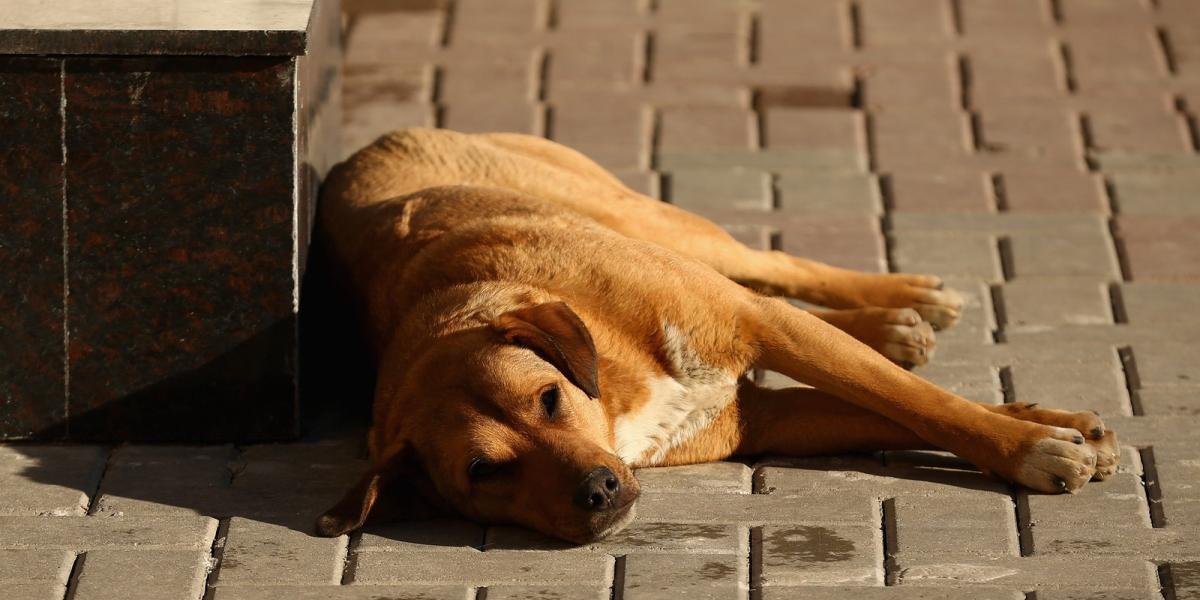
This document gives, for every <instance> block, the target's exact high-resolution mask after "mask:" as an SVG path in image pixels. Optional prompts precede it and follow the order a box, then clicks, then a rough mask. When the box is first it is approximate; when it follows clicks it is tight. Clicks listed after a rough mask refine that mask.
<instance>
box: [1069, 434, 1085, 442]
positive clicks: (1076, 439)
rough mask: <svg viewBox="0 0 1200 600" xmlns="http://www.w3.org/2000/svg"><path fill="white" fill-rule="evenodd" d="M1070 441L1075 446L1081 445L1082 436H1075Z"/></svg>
mask: <svg viewBox="0 0 1200 600" xmlns="http://www.w3.org/2000/svg"><path fill="white" fill-rule="evenodd" d="M1071 441H1072V442H1075V443H1076V444H1082V443H1083V436H1082V435H1077V436H1075V437H1073V438H1071Z"/></svg>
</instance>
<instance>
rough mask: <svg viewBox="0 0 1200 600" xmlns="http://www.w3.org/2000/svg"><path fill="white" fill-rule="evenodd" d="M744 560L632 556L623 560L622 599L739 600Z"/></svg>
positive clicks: (743, 582)
mask: <svg viewBox="0 0 1200 600" xmlns="http://www.w3.org/2000/svg"><path fill="white" fill-rule="evenodd" d="M749 562H750V561H749V560H748V559H747V557H745V556H731V555H720V554H717V555H694V554H675V555H671V554H634V555H630V556H627V557H626V558H625V596H624V597H625V598H629V599H631V600H637V599H651V598H661V599H666V598H678V597H681V596H686V597H688V598H704V599H710V598H711V599H717V598H731V599H732V598H741V597H743V596H744V595H745V593H746V587H747V585H746V578H747V576H748V575H747V571H748V565H749Z"/></svg>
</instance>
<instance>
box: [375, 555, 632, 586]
mask: <svg viewBox="0 0 1200 600" xmlns="http://www.w3.org/2000/svg"><path fill="white" fill-rule="evenodd" d="M612 565H613V559H612V557H611V556H608V555H603V554H595V553H587V552H571V553H562V552H524V551H508V550H495V551H490V552H471V551H463V552H453V553H448V552H364V553H362V554H360V555H359V556H358V566H357V569H356V570H355V575H354V583H355V584H361V585H379V584H398V583H404V584H410V583H421V584H438V585H444V584H463V585H487V586H491V585H498V584H576V585H596V586H602V585H607V584H608V582H609V581H611V579H612Z"/></svg>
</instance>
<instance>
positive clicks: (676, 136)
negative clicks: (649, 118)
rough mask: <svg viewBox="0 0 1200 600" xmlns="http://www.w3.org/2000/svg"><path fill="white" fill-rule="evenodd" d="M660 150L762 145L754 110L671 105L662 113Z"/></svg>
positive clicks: (742, 147) (738, 147)
mask: <svg viewBox="0 0 1200 600" xmlns="http://www.w3.org/2000/svg"><path fill="white" fill-rule="evenodd" d="M659 119H660V124H659V147H658V151H659V152H660V153H664V154H665V153H671V152H676V151H683V150H686V151H695V150H716V149H749V148H755V147H757V146H758V127H757V119H756V118H755V116H754V113H753V112H752V111H748V110H737V109H728V108H686V109H685V108H668V109H665V110H663V111H662V113H661V116H660V117H659Z"/></svg>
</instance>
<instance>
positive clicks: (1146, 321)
mask: <svg viewBox="0 0 1200 600" xmlns="http://www.w3.org/2000/svg"><path fill="white" fill-rule="evenodd" d="M1121 298H1122V300H1123V301H1124V304H1125V312H1126V314H1127V315H1128V316H1129V322H1130V323H1132V324H1136V325H1153V326H1161V327H1178V326H1179V325H1180V324H1181V323H1190V324H1200V310H1198V309H1197V307H1198V306H1200V284H1196V283H1168V282H1140V281H1139V282H1128V281H1127V282H1125V283H1122V284H1121Z"/></svg>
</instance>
